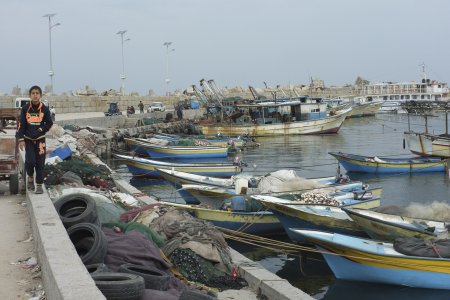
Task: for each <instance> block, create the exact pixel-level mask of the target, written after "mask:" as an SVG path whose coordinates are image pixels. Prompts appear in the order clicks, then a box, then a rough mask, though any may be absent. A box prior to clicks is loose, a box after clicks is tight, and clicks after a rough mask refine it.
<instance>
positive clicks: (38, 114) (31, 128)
mask: <svg viewBox="0 0 450 300" xmlns="http://www.w3.org/2000/svg"><path fill="white" fill-rule="evenodd" d="M29 94H30V98H31V102H30V103H29V104H27V105H24V106H23V107H22V110H21V112H20V121H19V124H18V126H17V132H16V138H17V140H18V141H19V149H20V150H22V151H23V150H24V149H25V169H26V171H27V174H28V183H27V188H28V190H29V191H34V180H33V177H34V171H36V191H35V192H36V194H42V193H43V192H44V190H43V189H42V184H43V183H44V165H45V150H46V149H45V133H46V132H47V131H49V130H50V128H51V127H52V126H53V121H52V117H51V114H50V110H49V109H48V106H46V105H44V104H43V103H42V102H41V97H42V89H41V88H40V87H39V86H36V85H35V86H32V87H31V88H30V91H29Z"/></svg>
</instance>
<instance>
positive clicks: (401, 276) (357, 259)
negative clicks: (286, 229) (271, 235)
mask: <svg viewBox="0 0 450 300" xmlns="http://www.w3.org/2000/svg"><path fill="white" fill-rule="evenodd" d="M291 231H293V232H294V233H295V234H298V235H302V236H303V237H304V238H306V239H307V240H308V241H310V242H312V243H314V244H315V245H317V247H318V248H319V249H320V250H322V251H326V252H325V253H322V255H323V256H324V258H325V260H326V261H327V263H328V265H329V266H330V268H331V270H332V271H333V273H334V275H335V276H336V278H338V279H343V280H353V281H365V282H373V283H383V284H394V285H402V286H409V287H416V288H431V289H446V290H449V289H450V281H449V280H450V260H449V259H442V258H424V257H417V256H406V255H402V254H398V253H397V255H394V254H390V255H388V254H385V253H384V252H385V251H386V250H384V243H380V242H373V243H371V242H372V241H368V242H366V240H365V239H359V238H354V237H346V236H343V237H341V235H336V234H331V233H325V234H327V235H330V236H332V237H331V238H328V239H326V240H325V239H323V238H321V237H320V236H317V235H316V234H315V233H314V232H313V233H311V232H309V231H308V230H306V231H303V230H291ZM300 233H301V234H300ZM391 245H392V244H391ZM366 249H368V250H366ZM327 252H330V253H334V254H337V255H333V254H328V253H327Z"/></svg>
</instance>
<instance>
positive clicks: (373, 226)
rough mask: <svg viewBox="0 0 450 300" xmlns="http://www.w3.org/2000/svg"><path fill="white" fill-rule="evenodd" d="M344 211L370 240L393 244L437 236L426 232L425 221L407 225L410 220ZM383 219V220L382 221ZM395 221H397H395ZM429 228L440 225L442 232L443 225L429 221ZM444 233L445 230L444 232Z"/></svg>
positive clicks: (432, 232) (349, 210) (375, 213)
mask: <svg viewBox="0 0 450 300" xmlns="http://www.w3.org/2000/svg"><path fill="white" fill-rule="evenodd" d="M344 211H345V212H346V213H347V214H348V215H349V216H350V217H351V218H352V220H353V221H355V222H356V223H357V224H358V225H359V227H361V228H362V229H363V230H364V231H365V232H366V233H367V234H368V235H369V236H370V237H371V238H372V239H376V240H382V241H388V242H393V241H394V240H395V239H397V238H405V237H415V238H421V239H435V238H437V235H436V234H434V231H427V230H426V229H427V226H423V225H422V224H426V222H425V220H420V219H416V220H417V221H413V219H411V222H410V223H409V224H408V223H406V222H405V221H406V220H408V219H410V218H407V217H401V216H395V215H388V214H381V213H377V212H371V213H370V214H365V213H364V212H361V213H359V212H358V210H353V209H345V208H344ZM383 218H384V220H383ZM396 219H397V220H396ZM429 222H430V224H429V225H430V226H429V228H431V226H433V225H434V226H433V228H436V227H438V225H437V224H438V223H442V225H441V226H439V227H441V229H442V231H444V228H445V225H446V224H445V223H444V222H436V221H429ZM445 231H446V230H445Z"/></svg>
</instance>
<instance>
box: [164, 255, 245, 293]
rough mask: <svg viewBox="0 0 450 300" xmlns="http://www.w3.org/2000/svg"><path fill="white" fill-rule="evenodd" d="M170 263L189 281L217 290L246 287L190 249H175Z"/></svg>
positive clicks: (243, 282) (241, 280)
mask: <svg viewBox="0 0 450 300" xmlns="http://www.w3.org/2000/svg"><path fill="white" fill-rule="evenodd" d="M170 261H171V262H172V263H173V264H174V265H175V266H176V268H177V269H178V271H180V273H181V274H182V275H183V276H184V277H185V278H186V279H187V280H189V281H194V282H199V283H202V284H204V285H206V286H209V287H213V288H217V289H219V290H226V289H241V288H243V287H244V286H246V285H247V283H246V282H245V280H243V279H242V278H235V279H233V278H232V277H231V276H230V275H229V274H226V273H225V272H222V271H220V270H218V269H217V268H215V267H214V265H213V264H212V263H211V262H210V261H208V260H206V259H204V258H203V257H201V256H199V255H197V254H196V253H195V252H194V251H192V250H191V249H182V248H177V249H176V250H175V251H173V252H172V254H171V256H170Z"/></svg>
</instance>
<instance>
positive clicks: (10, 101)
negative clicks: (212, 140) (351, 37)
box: [0, 87, 355, 114]
mask: <svg viewBox="0 0 450 300" xmlns="http://www.w3.org/2000/svg"><path fill="white" fill-rule="evenodd" d="M301 92H302V93H303V94H305V95H310V96H313V97H326V98H334V97H351V98H352V97H354V96H355V91H354V90H353V89H352V88H350V87H341V88H327V89H325V90H311V89H308V90H305V91H303V90H302V91H301ZM263 94H264V95H265V96H266V97H267V98H268V99H270V98H272V95H270V94H268V93H263ZM227 96H230V97H234V96H240V97H242V98H244V99H252V95H251V94H250V93H249V92H248V91H241V92H239V93H230V94H227ZM277 96H278V97H282V95H281V94H278V95H277ZM291 96H294V95H291ZM18 97H24V96H0V108H10V107H14V101H15V99H16V98H18ZM186 98H187V97H186V96H184V95H177V96H64V95H61V96H44V99H46V100H47V101H48V103H49V105H53V106H55V109H56V113H60V114H64V113H83V112H104V111H106V110H107V109H108V107H109V103H110V102H118V103H119V109H120V110H121V111H123V112H126V109H127V107H128V106H131V105H133V106H134V107H135V109H136V110H138V106H137V105H138V104H139V101H142V103H144V105H145V109H147V107H148V106H150V104H151V103H152V102H162V103H164V105H165V106H166V108H167V109H173V104H174V103H175V102H178V101H180V100H184V99H186Z"/></svg>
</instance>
